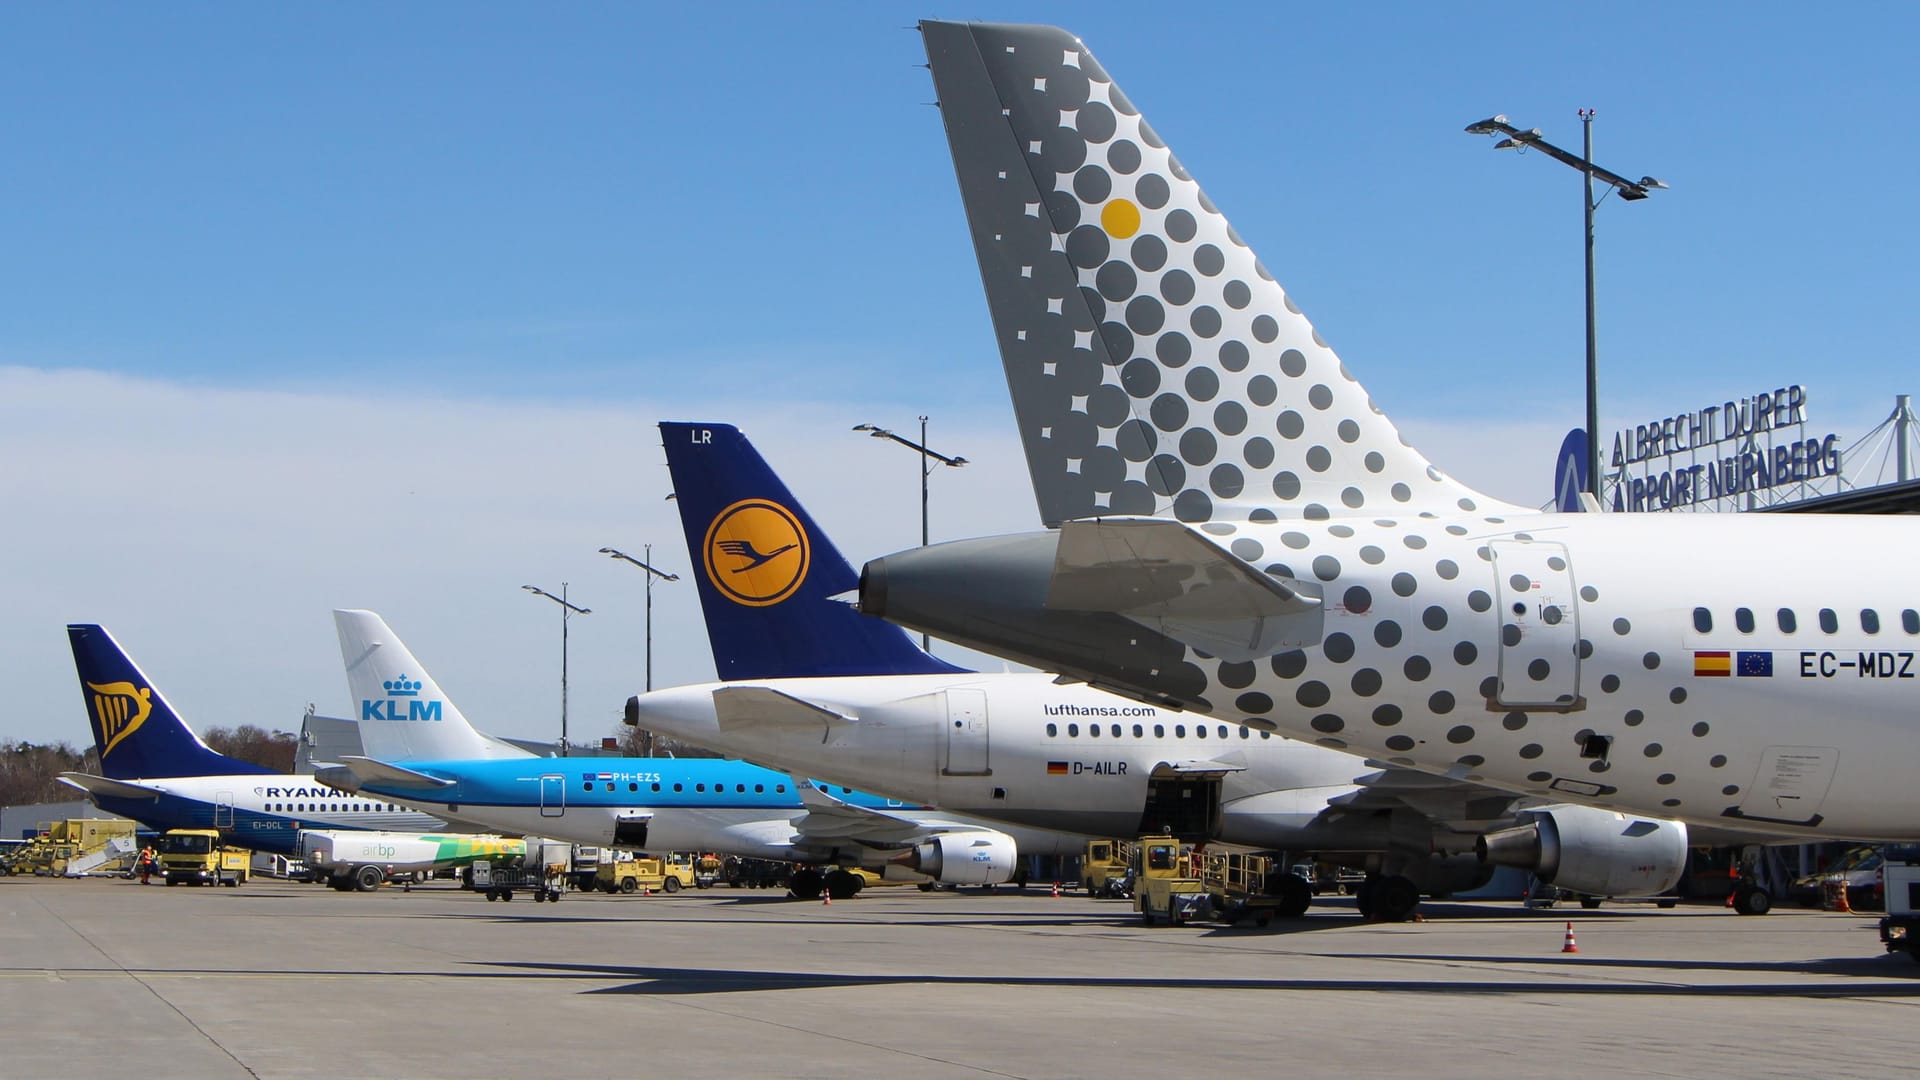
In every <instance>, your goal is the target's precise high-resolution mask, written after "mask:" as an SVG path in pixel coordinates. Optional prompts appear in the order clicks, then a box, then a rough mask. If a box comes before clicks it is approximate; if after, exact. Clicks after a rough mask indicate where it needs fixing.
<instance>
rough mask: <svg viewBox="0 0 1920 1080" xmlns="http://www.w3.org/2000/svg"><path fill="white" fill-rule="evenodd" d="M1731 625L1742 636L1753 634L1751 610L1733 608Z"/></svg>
mask: <svg viewBox="0 0 1920 1080" xmlns="http://www.w3.org/2000/svg"><path fill="white" fill-rule="evenodd" d="M1733 625H1735V626H1737V627H1739V628H1740V632H1741V633H1743V634H1751V633H1753V609H1752V608H1735V609H1734V611H1733Z"/></svg>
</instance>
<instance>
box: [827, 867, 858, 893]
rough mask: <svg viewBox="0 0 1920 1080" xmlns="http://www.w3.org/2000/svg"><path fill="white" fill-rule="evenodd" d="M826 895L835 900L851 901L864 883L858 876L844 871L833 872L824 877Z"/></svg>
mask: <svg viewBox="0 0 1920 1080" xmlns="http://www.w3.org/2000/svg"><path fill="white" fill-rule="evenodd" d="M825 884H826V889H827V895H828V896H831V897H833V898H834V899H835V900H851V899H853V898H854V895H855V894H856V893H858V892H859V891H860V886H862V885H865V884H866V882H865V881H864V880H862V879H861V877H860V875H859V874H855V873H851V872H849V871H846V870H835V871H833V872H832V873H830V874H828V875H827V877H826V882H825Z"/></svg>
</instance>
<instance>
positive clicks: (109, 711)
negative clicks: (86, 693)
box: [87, 682, 153, 757]
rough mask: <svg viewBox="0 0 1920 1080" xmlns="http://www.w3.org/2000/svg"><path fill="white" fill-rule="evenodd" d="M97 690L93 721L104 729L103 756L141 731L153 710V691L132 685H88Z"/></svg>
mask: <svg viewBox="0 0 1920 1080" xmlns="http://www.w3.org/2000/svg"><path fill="white" fill-rule="evenodd" d="M87 689H89V690H91V691H93V722H94V725H95V726H96V727H98V728H99V729H100V756H101V757H106V756H107V755H108V754H111V753H113V748H114V747H116V746H118V745H120V741H121V740H122V739H125V738H126V737H127V736H129V735H131V734H133V733H134V732H136V731H138V730H140V725H141V724H144V723H146V722H147V714H148V713H151V712H152V711H153V691H152V690H151V689H148V688H147V687H144V686H135V685H133V684H132V683H130V682H111V683H88V684H87Z"/></svg>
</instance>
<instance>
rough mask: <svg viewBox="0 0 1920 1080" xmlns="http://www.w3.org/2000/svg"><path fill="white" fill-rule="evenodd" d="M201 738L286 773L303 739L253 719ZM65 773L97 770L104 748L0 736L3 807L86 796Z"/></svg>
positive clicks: (215, 747)
mask: <svg viewBox="0 0 1920 1080" xmlns="http://www.w3.org/2000/svg"><path fill="white" fill-rule="evenodd" d="M200 737H201V739H202V741H204V742H205V743H206V744H207V746H209V747H210V748H212V749H213V750H214V751H215V752H216V753H220V754H225V755H226V756H228V757H230V758H235V759H238V760H240V761H245V762H248V763H250V764H253V765H259V766H262V767H264V768H268V769H272V770H273V771H275V772H283V773H290V772H292V771H293V752H294V749H295V747H297V746H298V745H299V743H300V738H299V736H297V735H294V734H292V733H291V732H286V731H268V730H267V729H265V728H262V727H259V726H257V725H254V724H241V725H240V726H239V727H236V728H223V727H215V728H208V729H207V730H206V731H205V732H204V733H202V735H201V736H200ZM63 772H84V773H93V774H95V775H98V774H99V772H100V753H99V751H98V750H96V749H95V748H93V747H88V748H87V749H85V750H76V749H74V747H73V744H72V743H68V742H57V743H44V744H43V743H31V742H27V741H26V740H24V739H11V738H0V806H30V805H33V804H35V803H50V802H72V801H74V800H76V799H80V798H84V797H85V796H83V795H81V793H80V792H79V791H77V790H75V789H73V788H71V787H68V786H67V785H65V784H63V783H61V782H60V774H61V773H63Z"/></svg>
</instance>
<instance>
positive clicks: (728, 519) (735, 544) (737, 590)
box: [704, 499, 813, 607]
mask: <svg viewBox="0 0 1920 1080" xmlns="http://www.w3.org/2000/svg"><path fill="white" fill-rule="evenodd" d="M704 554H705V562H706V570H707V580H708V581H710V582H712V583H713V587H714V588H716V589H718V590H720V594H721V595H722V596H725V597H726V598H727V599H729V600H732V601H733V602H734V603H736V604H745V605H747V606H748V607H768V606H770V605H773V604H777V603H779V602H780V601H782V600H785V599H786V598H787V597H789V596H792V595H793V593H794V590H796V589H798V588H799V587H800V583H801V582H802V581H805V580H806V579H807V567H808V566H809V565H811V563H812V562H813V545H812V544H810V543H808V541H807V531H806V530H805V529H803V528H801V527H800V519H799V518H798V517H795V516H794V514H793V512H792V511H790V510H788V509H787V508H786V507H784V506H781V505H780V504H778V503H774V502H768V501H767V500H765V499H742V500H740V501H739V502H737V503H734V504H733V505H732V506H729V507H727V508H726V509H725V510H722V511H720V513H719V514H718V515H717V516H715V517H714V519H713V524H712V525H709V526H707V542H706V544H705V552H704Z"/></svg>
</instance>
